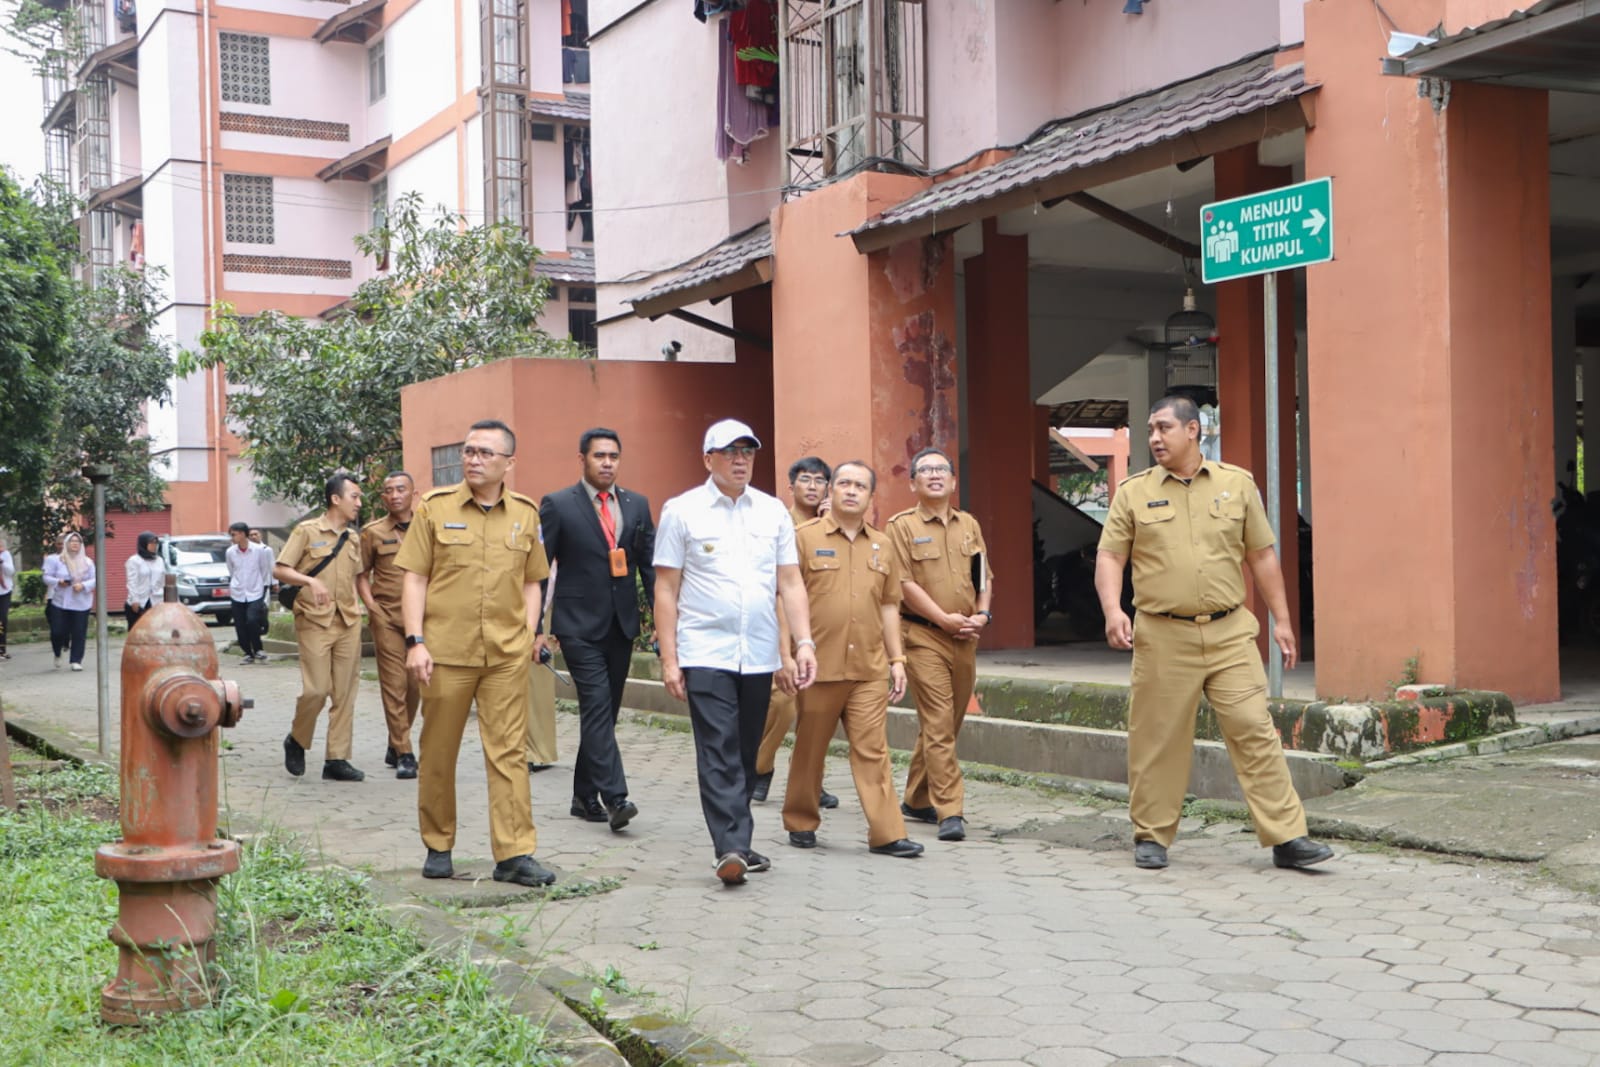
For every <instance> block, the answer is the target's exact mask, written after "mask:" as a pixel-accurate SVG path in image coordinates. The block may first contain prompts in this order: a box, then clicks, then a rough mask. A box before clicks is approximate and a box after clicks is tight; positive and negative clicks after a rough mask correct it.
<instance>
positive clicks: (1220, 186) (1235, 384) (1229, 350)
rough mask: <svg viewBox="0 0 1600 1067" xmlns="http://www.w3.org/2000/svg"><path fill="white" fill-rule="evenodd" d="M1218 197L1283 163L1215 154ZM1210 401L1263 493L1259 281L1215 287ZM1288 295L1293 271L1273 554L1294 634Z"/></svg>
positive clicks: (1232, 451)
mask: <svg viewBox="0 0 1600 1067" xmlns="http://www.w3.org/2000/svg"><path fill="white" fill-rule="evenodd" d="M1215 175H1216V177H1215V181H1216V196H1217V199H1219V200H1225V199H1229V198H1232V197H1235V196H1244V195H1246V194H1248V193H1258V192H1261V191H1262V190H1265V189H1273V188H1277V187H1278V186H1281V185H1290V184H1293V182H1294V175H1293V172H1292V171H1291V170H1290V169H1289V168H1288V167H1264V166H1262V165H1261V163H1260V162H1259V161H1258V159H1257V146H1256V145H1253V144H1250V145H1244V146H1242V147H1239V148H1235V149H1232V150H1230V151H1227V152H1222V153H1219V154H1218V155H1217V157H1216V160H1215ZM1216 297H1217V337H1218V341H1217V399H1218V403H1219V404H1220V406H1221V409H1222V458H1223V459H1224V460H1226V461H1227V462H1229V463H1232V464H1235V465H1236V466H1240V467H1244V468H1245V469H1246V470H1248V471H1250V472H1251V473H1252V474H1254V475H1255V477H1256V484H1257V485H1258V486H1259V487H1260V488H1261V492H1262V494H1263V496H1264V495H1265V494H1266V491H1267V485H1266V477H1267V418H1266V383H1267V362H1266V352H1267V342H1266V334H1265V329H1264V327H1265V315H1264V309H1265V294H1264V289H1263V283H1262V279H1260V278H1243V279H1240V280H1238V281H1232V282H1223V283H1221V284H1220V285H1218V286H1217V287H1216ZM1294 413H1295V293H1294V275H1293V274H1291V273H1288V272H1285V273H1284V274H1282V275H1280V276H1279V278H1278V446H1279V447H1278V457H1279V458H1278V462H1279V472H1280V477H1279V482H1278V485H1279V497H1278V499H1279V500H1280V501H1282V504H1281V513H1280V516H1279V526H1280V528H1281V532H1280V536H1279V538H1278V558H1279V561H1280V562H1281V565H1282V567H1283V574H1284V588H1285V590H1286V592H1287V595H1288V598H1289V617H1290V618H1291V619H1292V620H1294V624H1295V633H1296V634H1299V633H1300V630H1301V627H1300V583H1299V580H1298V578H1297V577H1296V575H1297V574H1298V573H1299V571H1298V568H1299V566H1300V537H1299V522H1298V519H1297V517H1296V516H1297V509H1296V491H1295V485H1296V477H1295V455H1296V453H1297V451H1298V450H1297V448H1296V447H1295V446H1296V441H1297V438H1296V436H1295V420H1294ZM1250 600H1251V604H1250V606H1251V609H1252V610H1253V611H1254V612H1255V614H1256V617H1257V618H1258V619H1260V620H1261V622H1262V634H1261V639H1260V644H1261V646H1262V651H1263V653H1265V651H1266V640H1267V637H1266V618H1267V605H1266V601H1264V600H1263V599H1262V598H1261V595H1260V593H1258V592H1255V591H1254V590H1253V589H1252V592H1251V597H1250Z"/></svg>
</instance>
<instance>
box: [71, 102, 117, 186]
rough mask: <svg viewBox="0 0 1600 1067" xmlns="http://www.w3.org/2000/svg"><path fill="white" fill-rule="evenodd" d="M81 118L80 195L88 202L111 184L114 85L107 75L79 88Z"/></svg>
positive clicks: (77, 141)
mask: <svg viewBox="0 0 1600 1067" xmlns="http://www.w3.org/2000/svg"><path fill="white" fill-rule="evenodd" d="M77 115H78V125H77V130H76V135H75V137H74V143H73V148H74V155H75V156H76V157H77V160H76V161H77V165H78V195H79V196H80V197H82V198H83V199H85V200H87V199H89V197H90V196H92V195H93V194H94V193H97V192H99V191H100V190H101V189H104V188H105V187H106V186H108V185H110V184H111V85H110V83H109V82H107V81H106V79H105V78H104V77H103V76H97V77H93V78H89V79H87V80H85V81H84V83H83V84H82V85H81V86H79V87H78V108H77Z"/></svg>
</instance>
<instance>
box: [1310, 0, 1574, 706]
mask: <svg viewBox="0 0 1600 1067" xmlns="http://www.w3.org/2000/svg"><path fill="white" fill-rule="evenodd" d="M1447 6H1448V5H1447V4H1445V3H1444V2H1443V0H1399V2H1398V5H1396V4H1394V3H1391V4H1389V5H1387V7H1388V12H1389V14H1390V15H1391V16H1392V17H1393V18H1394V19H1395V20H1396V21H1397V22H1398V23H1399V24H1400V25H1403V26H1431V25H1434V24H1436V23H1437V22H1439V21H1440V19H1441V18H1442V17H1443V16H1444V15H1445V14H1446V13H1447V12H1446V11H1445V8H1446V7H1447ZM1305 16H1306V51H1305V58H1306V78H1307V80H1308V81H1311V82H1314V83H1316V84H1319V85H1320V86H1321V89H1320V90H1319V91H1318V94H1317V96H1318V99H1317V124H1316V127H1315V128H1314V129H1312V130H1310V131H1308V132H1307V134H1306V173H1307V175H1308V176H1311V177H1317V176H1321V175H1332V177H1333V196H1334V201H1335V206H1336V208H1337V214H1336V216H1335V219H1336V223H1335V225H1336V229H1335V235H1334V240H1335V245H1334V254H1335V257H1336V258H1335V259H1334V261H1333V262H1331V263H1326V264H1322V265H1320V266H1315V267H1310V268H1308V269H1307V278H1306V282H1307V308H1306V310H1307V331H1308V348H1309V353H1308V379H1309V381H1308V386H1309V388H1308V399H1309V401H1310V403H1311V404H1312V405H1314V409H1313V411H1312V418H1311V420H1310V422H1311V450H1312V453H1313V456H1314V463H1313V470H1314V471H1315V477H1316V481H1315V483H1314V485H1313V486H1312V491H1313V492H1314V493H1315V494H1316V509H1315V516H1316V528H1315V541H1314V543H1315V550H1316V611H1317V645H1318V650H1319V655H1318V657H1317V661H1316V662H1317V691H1318V692H1319V693H1322V694H1341V695H1346V694H1347V695H1349V696H1353V697H1360V696H1371V695H1374V694H1379V693H1382V692H1383V691H1384V689H1385V687H1386V683H1387V682H1388V681H1389V679H1392V678H1394V677H1396V676H1397V675H1398V674H1399V672H1400V671H1401V669H1402V668H1403V665H1404V663H1405V661H1406V659H1407V658H1408V657H1410V656H1413V655H1415V656H1417V657H1418V658H1419V661H1420V669H1419V673H1420V675H1421V677H1422V678H1423V679H1425V680H1427V681H1430V682H1433V681H1436V682H1443V683H1447V684H1453V685H1460V686H1477V687H1484V688H1489V689H1498V690H1503V691H1505V692H1507V693H1509V694H1511V696H1512V697H1513V698H1514V699H1516V700H1519V701H1523V700H1549V699H1554V698H1556V697H1557V696H1559V691H1560V686H1559V664H1558V660H1557V640H1556V583H1555V550H1554V544H1555V536H1554V523H1553V520H1552V517H1551V514H1550V508H1549V501H1550V499H1551V498H1552V496H1553V495H1554V479H1553V474H1552V471H1551V455H1552V449H1553V432H1552V422H1551V415H1550V396H1551V355H1550V353H1551V335H1550V231H1549V225H1550V200H1549V180H1550V175H1549V170H1550V158H1549V146H1548V143H1547V132H1546V131H1547V129H1548V100H1547V96H1546V94H1545V93H1544V92H1539V91H1530V90H1519V89H1504V88H1492V87H1484V86H1478V85H1473V84H1470V83H1467V82H1456V83H1454V84H1453V85H1451V86H1450V92H1449V97H1448V101H1447V102H1445V103H1444V104H1443V106H1442V107H1441V108H1439V109H1438V110H1436V109H1435V107H1434V103H1433V101H1431V100H1429V99H1427V98H1420V99H1419V98H1418V96H1417V93H1416V85H1415V83H1414V82H1412V81H1410V80H1406V79H1398V78H1386V77H1383V76H1382V75H1380V74H1379V73H1378V67H1377V64H1376V63H1375V62H1374V60H1373V58H1372V55H1373V44H1372V41H1373V30H1372V7H1371V5H1370V4H1368V3H1365V2H1364V0H1322V2H1320V3H1314V4H1307V5H1306V8H1305Z"/></svg>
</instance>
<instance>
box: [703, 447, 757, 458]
mask: <svg viewBox="0 0 1600 1067" xmlns="http://www.w3.org/2000/svg"><path fill="white" fill-rule="evenodd" d="M711 451H713V452H715V453H716V454H717V455H719V456H726V457H727V458H728V459H749V458H751V457H752V456H754V455H755V454H756V446H755V445H729V446H728V447H727V448H713V449H712V450H711Z"/></svg>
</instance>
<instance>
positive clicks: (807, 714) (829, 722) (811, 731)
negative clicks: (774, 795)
mask: <svg viewBox="0 0 1600 1067" xmlns="http://www.w3.org/2000/svg"><path fill="white" fill-rule="evenodd" d="M841 720H842V721H843V722H844V736H845V739H846V740H847V741H849V742H850V776H851V777H852V778H854V779H855V783H856V795H857V796H859V797H860V798H861V810H862V812H864V813H865V814H866V816H867V844H868V845H871V846H872V847H874V848H876V847H877V846H878V845H887V844H889V843H890V842H891V841H898V840H900V839H901V838H902V837H905V836H906V822H905V819H904V818H903V817H901V815H900V806H899V805H898V804H896V803H895V792H894V768H893V766H892V765H891V764H890V762H889V738H888V734H887V730H888V722H889V682H888V680H887V679H879V680H877V681H873V682H813V683H812V684H811V686H810V687H809V688H807V689H802V690H801V691H800V693H799V721H798V723H797V724H796V726H795V733H794V755H793V756H792V757H791V758H790V760H789V785H788V788H787V790H786V791H785V793H784V798H783V828H784V829H785V830H812V831H815V830H816V828H817V827H819V826H821V825H822V811H821V809H820V808H819V807H818V804H817V800H818V798H819V797H820V796H821V793H822V763H823V759H824V757H826V756H827V754H828V742H829V741H831V740H833V733H834V730H835V729H836V728H837V727H838V726H839V723H840V721H841Z"/></svg>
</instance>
